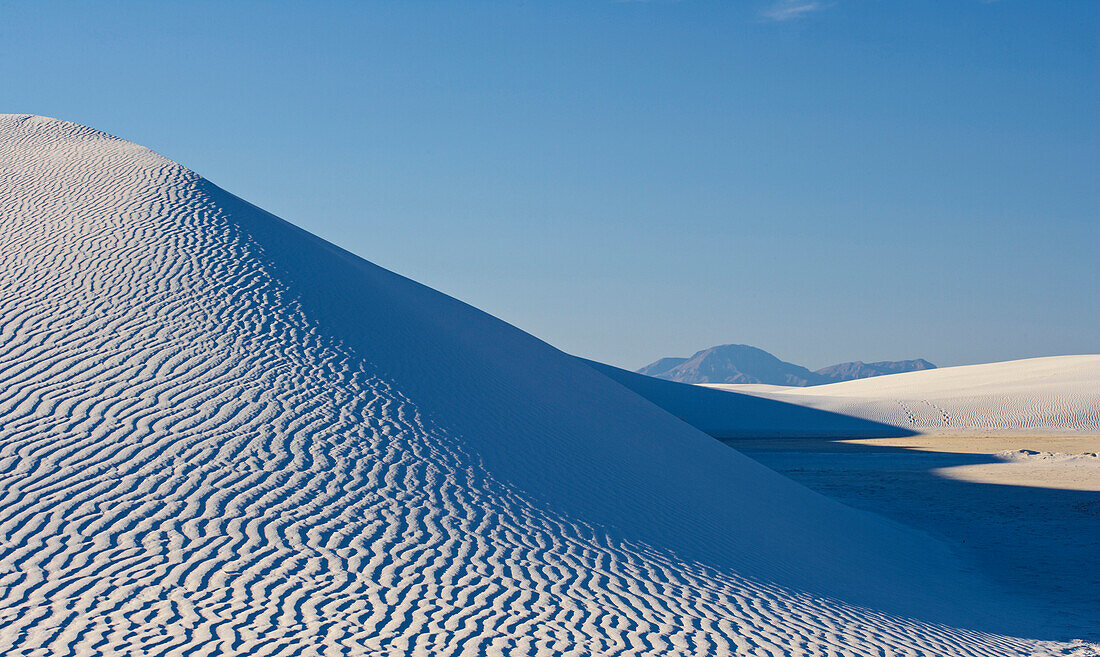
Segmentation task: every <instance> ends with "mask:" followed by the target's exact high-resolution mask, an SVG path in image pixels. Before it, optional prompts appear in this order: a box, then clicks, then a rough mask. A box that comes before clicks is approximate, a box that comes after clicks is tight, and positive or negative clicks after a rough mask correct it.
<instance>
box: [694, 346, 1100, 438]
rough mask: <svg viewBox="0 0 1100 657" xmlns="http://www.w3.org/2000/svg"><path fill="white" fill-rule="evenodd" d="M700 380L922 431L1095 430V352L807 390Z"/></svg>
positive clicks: (1098, 398)
mask: <svg viewBox="0 0 1100 657" xmlns="http://www.w3.org/2000/svg"><path fill="white" fill-rule="evenodd" d="M702 385H704V386H705V387H708V388H715V389H719V390H725V391H729V392H739V393H746V394H751V395H755V396H759V397H765V398H767V399H773V400H776V401H782V402H788V403H791V404H797V405H800V406H805V407H809V408H814V409H819V410H823V411H830V412H833V413H840V414H843V415H847V416H851V417H856V418H861V419H865V420H871V421H874V422H881V423H884V424H889V425H892V426H896V427H900V428H904V429H911V430H913V431H917V432H920V433H952V434H958V433H973V432H986V433H992V432H1001V433H1004V432H1013V433H1032V434H1048V433H1055V434H1056V433H1069V432H1073V433H1088V434H1100V355H1083V356H1055V357H1049V358H1029V359H1026V360H1016V361H1009V362H1003V363H989V364H985V365H965V366H960V367H944V368H939V369H934V370H924V371H920V372H906V373H903V374H891V375H888V376H881V377H875V378H869V379H859V380H855V381H845V382H843V383H832V384H829V385H822V386H814V387H812V388H797V387H788V386H769V385H736V384H702Z"/></svg>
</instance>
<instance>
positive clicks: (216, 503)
mask: <svg viewBox="0 0 1100 657" xmlns="http://www.w3.org/2000/svg"><path fill="white" fill-rule="evenodd" d="M0 154H2V157H0V227H2V233H0V338H2V340H0V500H2V501H3V503H2V504H0V649H2V650H3V651H4V652H7V653H17V652H25V653H27V654H36V653H37V654H51V653H52V654H82V653H94V652H100V653H104V654H127V653H141V654H152V655H155V654H165V655H169V654H171V655H174V654H211V655H217V654H270V655H303V654H305V655H311V654H331V653H335V652H342V651H343V652H348V653H351V654H408V653H421V654H458V653H467V652H468V653H470V654H555V655H556V654H578V655H581V654H601V655H616V654H655V655H656V654H661V655H667V654H684V655H695V654H715V655H722V654H735V653H737V652H745V651H751V650H757V651H767V652H771V653H799V652H802V653H813V652H814V651H822V650H825V651H831V652H832V653H834V654H842V655H879V654H882V653H883V652H887V651H894V652H899V653H909V654H927V655H932V654H936V655H972V654H973V655H1012V654H1029V653H1031V652H1033V651H1034V650H1036V649H1039V648H1044V647H1049V646H1046V645H1045V644H1041V643H1039V642H1036V641H1034V640H1032V639H1033V638H1036V637H1038V638H1056V637H1061V632H1062V630H1061V629H1059V628H1058V627H1057V626H1056V625H1054V624H1052V623H1053V621H1052V619H1051V618H1050V617H1049V616H1044V615H1042V613H1041V610H1034V609H1030V608H1027V607H1025V606H1022V604H1023V603H1021V602H1020V601H1018V600H1016V599H1014V598H1010V597H1007V596H1002V595H1000V594H999V592H998V591H996V590H995V589H993V588H991V587H990V586H988V585H987V583H985V582H983V581H981V580H980V579H977V578H975V577H974V576H973V575H972V574H969V573H967V572H964V571H963V570H962V569H961V567H960V565H959V564H958V563H957V561H956V560H955V558H954V557H953V556H952V555H951V554H949V552H948V551H947V550H946V549H945V548H944V546H943V545H941V544H939V543H937V542H936V541H934V540H931V539H929V538H928V537H927V536H924V535H922V534H919V533H917V532H913V531H910V530H907V529H905V528H904V527H901V526H899V525H896V524H894V523H892V522H889V521H886V520H884V519H882V518H879V517H877V516H874V515H871V514H866V513H861V512H857V511H853V510H851V509H849V508H847V507H844V506H842V505H840V504H837V503H835V502H833V501H831V500H828V499H826V498H824V497H822V496H820V495H817V494H815V493H812V492H810V491H809V490H807V489H804V488H802V487H800V486H797V485H795V484H793V483H792V482H790V481H789V480H787V479H785V478H783V477H780V476H778V475H776V474H774V473H773V472H771V471H769V470H768V469H766V468H764V467H763V466H760V465H758V464H756V463H755V462H753V461H752V460H750V459H747V458H745V457H743V456H742V455H740V454H738V453H737V452H735V451H733V450H730V449H728V448H726V447H725V446H723V445H720V444H719V443H717V442H716V441H713V440H711V439H710V438H709V437H707V436H705V435H704V434H702V433H699V432H698V431H695V430H694V429H691V428H690V427H687V426H686V425H684V424H683V423H682V422H679V421H677V420H676V419H675V418H674V417H672V416H671V415H668V414H667V413H664V412H663V411H661V410H659V409H658V408H656V407H655V406H653V405H652V404H650V403H648V402H646V401H644V400H643V399H642V398H640V397H638V396H637V395H634V394H633V393H630V392H628V391H626V390H625V389H623V388H622V387H620V386H618V385H616V384H614V383H612V382H610V381H608V380H607V379H606V378H605V377H603V376H602V375H599V374H597V373H596V372H594V371H592V370H591V369H590V368H588V367H586V366H585V365H583V364H582V363H579V362H577V361H576V360H574V359H572V358H571V357H568V356H566V355H564V354H561V353H560V352H558V351H557V350H554V349H552V348H551V347H549V346H547V345H545V344H543V343H541V342H539V341H538V340H536V339H534V338H532V337H531V336H528V335H526V334H524V333H522V332H521V331H519V330H517V329H515V328H513V327H511V326H508V325H506V324H504V323H502V322H500V321H499V320H496V319H494V318H492V317H490V316H488V315H485V314H484V313H481V312H479V311H477V310H475V309H473V308H470V307H469V306H467V305H465V304H462V303H460V302H458V301H455V300H453V299H450V298H448V297H446V296H444V295H441V294H439V293H437V292H434V291H432V290H430V289H428V288H425V287H423V286H420V285H417V284H415V283H413V282H411V281H408V280H407V279H404V278H402V277H400V276H397V275H395V274H392V273H390V272H387V271H385V270H382V269H380V268H378V267H376V266H374V265H371V264H370V263H368V262H365V261H363V260H362V259H360V258H357V257H355V256H353V255H351V254H349V253H347V252H344V251H342V250H340V249H338V248H336V247H334V246H332V245H330V244H328V243H326V242H324V241H322V240H320V239H317V238H315V237H313V236H310V235H308V234H307V233H305V232H303V231H301V230H299V229H296V228H294V227H293V226H290V225H289V224H286V223H285V222H282V221H281V220H279V219H277V218H275V217H273V216H271V215H269V214H267V213H265V212H263V211H260V210H258V209H257V208H255V207H254V206H251V205H249V204H248V203H245V202H244V201H241V200H240V199H237V198H236V197H233V196H232V195H230V194H228V193H226V192H224V191H223V190H220V189H219V188H217V187H215V186H214V185H212V184H210V183H208V182H207V181H205V180H203V179H202V178H201V177H199V176H197V175H196V174H195V173H193V172H191V171H188V170H187V169H184V168H183V167H180V166H179V165H177V164H175V163H173V162H170V161H168V160H166V159H164V158H162V157H160V156H158V155H156V154H155V153H152V152H150V151H148V150H147V149H144V148H141V147H139V146H136V145H134V144H130V143H127V142H124V141H121V140H118V139H115V138H112V137H109V136H107V135H104V134H103V133H100V132H97V131H94V130H91V129H88V128H83V127H80V126H76V125H73V124H70V123H65V122H61V121H55V120H51V119H43V118H41V117H27V116H12V115H2V116H0ZM1020 619H1024V621H1021V620H1020ZM938 623H946V625H942V624H938ZM978 630H981V631H978ZM985 630H997V631H1000V632H1003V633H1005V634H1002V635H997V634H987V633H983V631H985ZM1053 647H1054V648H1056V647H1057V646H1053Z"/></svg>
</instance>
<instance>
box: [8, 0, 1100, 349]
mask: <svg viewBox="0 0 1100 657" xmlns="http://www.w3.org/2000/svg"><path fill="white" fill-rule="evenodd" d="M1098 33H1100V2H1095V1H1093V0H1080V1H1077V2H1059V1H1042V2H1040V1H1038V0H1033V1H1025V0H1000V1H998V2H988V1H987V2H983V1H981V0H943V1H939V2H935V1H930V2H924V1H922V2H895V1H892V0H832V1H828V2H826V1H821V2H815V1H811V0H799V1H797V2H773V1H759V2H757V1H753V0H746V1H739V2H734V1H725V2H706V1H701V0H700V1H695V0H681V1H678V2H673V1H658V0H654V1H650V2H637V1H635V2H611V1H607V2H604V1H600V0H589V1H586V2H550V1H547V2H522V3H520V2H454V3H447V2H400V3H398V2H393V3H370V2H310V3H296V2H295V3H291V2H233V3H229V2H209V3H204V2H178V3H176V2H145V1H143V2H94V3H92V2H87V3H85V2H79V3H78V2H67V3H57V2H48V1H43V0H37V1H35V2H10V1H5V0H0V111H3V112H27V113H35V114H43V115H47V116H55V117H58V118H63V119H68V120H71V121H76V122H79V123H84V124H88V125H91V126H94V127H96V128H99V129H101V130H105V131H107V132H110V133H112V134H115V135H118V136H120V137H124V138H126V139H130V140H132V141H136V142H138V143H141V144H144V145H146V146H149V147H150V148H153V149H154V150H157V151H159V152H161V153H163V154H165V155H167V156H169V157H171V158H173V159H175V160H177V161H179V162H181V163H182V164H184V165H186V166H188V167H190V168H192V169H194V170H196V171H198V172H199V173H200V174H202V175H204V176H206V177H207V178H209V179H210V180H212V181H213V182H214V183H216V184H218V185H220V186H222V187H224V188H226V189H228V190H229V191H231V192H234V193H236V194H237V195H239V196H242V197H244V198H245V199H247V200H248V201H251V202H252V203H255V204H256V205H259V206H260V207H263V208H265V209H267V210H270V211H272V212H274V213H275V214H277V215H279V216H281V217H283V218H285V219H287V220H289V221H292V222H293V223H296V224H298V225H300V226H302V227H304V228H306V229H307V230H310V231H312V232H314V233H317V234H319V235H321V236H323V237H325V238H327V239H329V240H331V241H333V242H336V243H337V244H339V245H341V246H343V247H345V248H347V249H349V250H351V251H353V252H355V253H357V254H359V255H361V256H363V257H364V258H367V259H368V260H371V261H373V262H376V263H378V264H380V265H382V266H384V267H387V268H389V269H393V270H395V271H397V272H399V273H401V274H404V275H406V276H409V277H411V278H413V279H416V280H418V281H420V282H422V283H425V284H427V285H430V286H432V287H435V288H437V289H439V290H442V291H444V292H447V293H448V294H451V295H453V296H456V297H458V298H460V299H463V300H464V301H467V302H469V303H472V304H473V305H475V306H478V307H480V308H482V309H484V310H486V311H488V312H490V313H492V314H494V315H496V316H498V317H501V318H502V319H505V320H507V321H509V322H511V323H513V324H516V325H517V326H519V327H521V328H523V329H525V330H527V331H529V332H531V333H534V334H535V335H537V336H539V337H541V338H543V339H544V340H546V341H548V342H550V343H551V344H554V345H555V346H557V347H560V348H562V349H564V350H566V351H569V352H572V353H576V354H578V355H583V356H588V357H592V358H596V359H601V360H604V361H607V362H610V363H613V364H616V365H621V366H626V367H630V368H634V367H638V366H641V365H643V364H645V363H647V362H649V361H651V360H654V359H656V358H658V357H660V356H669V355H689V354H690V353H692V352H694V351H695V350H698V349H701V348H704V347H708V346H711V345H714V344H720V343H727V342H741V343H748V344H752V345H756V346H759V347H762V348H764V349H767V350H769V351H771V352H773V353H775V354H776V355H777V356H779V357H781V358H784V359H786V360H790V361H793V362H796V363H799V364H802V365H806V366H809V367H815V368H816V367H821V366H824V365H827V364H830V363H833V362H836V361H842V360H856V359H862V360H881V359H900V358H916V357H924V358H928V359H929V360H932V361H933V362H936V363H938V364H941V365H953V364H963V363H974V362H985V361H993V360H1005V359H1012V358H1022V357H1029V356H1039V355H1053V354H1065V353H1096V352H1100V264H1098V263H1100V256H1098V253H1100V189H1098V187H1100V184H1098V181H1100V102H1098V101H1100V94H1098V85H1100V75H1098V61H1100V48H1098ZM2 156H3V154H2V153H0V157H2Z"/></svg>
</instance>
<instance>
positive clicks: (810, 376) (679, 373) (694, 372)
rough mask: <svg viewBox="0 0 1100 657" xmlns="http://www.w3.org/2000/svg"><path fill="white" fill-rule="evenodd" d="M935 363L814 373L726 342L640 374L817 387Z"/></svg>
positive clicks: (844, 366)
mask: <svg viewBox="0 0 1100 657" xmlns="http://www.w3.org/2000/svg"><path fill="white" fill-rule="evenodd" d="M935 367H936V366H935V365H933V364H932V363H930V362H928V361H926V360H924V359H923V358H918V359H916V360H898V361H880V362H876V363H864V362H862V361H854V362H850V363H839V364H837V365H830V366H829V367H825V368H822V369H820V370H817V371H816V372H812V371H810V370H808V369H806V368H805V367H802V366H801V365H795V364H794V363H788V362H786V361H783V360H780V359H778V358H776V357H775V356H773V355H772V354H769V353H768V352H766V351H764V350H763V349H758V348H757V347H752V346H749V345H745V344H724V345H719V346H717V347H711V348H710V349H704V350H702V351H699V352H696V353H695V354H694V355H692V356H691V358H662V359H660V360H658V361H656V362H653V363H650V364H649V365H646V366H645V367H643V368H641V369H640V370H638V373H639V374H645V375H647V376H652V377H656V378H659V379H666V380H668V381H678V382H680V383H768V384H771V385H779V386H816V385H822V384H825V383H837V382H839V381H851V380H852V379H864V378H867V377H871V376H882V375H884V374H898V373H900V372H912V371H915V370H928V369H933V368H935Z"/></svg>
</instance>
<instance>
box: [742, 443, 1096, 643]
mask: <svg viewBox="0 0 1100 657" xmlns="http://www.w3.org/2000/svg"><path fill="white" fill-rule="evenodd" d="M724 442H725V443H727V444H728V445H730V446H732V447H734V448H736V449H738V450H740V451H742V452H744V453H745V454H746V455H748V456H750V457H752V458H754V459H756V460H757V461H759V462H761V463H763V464H764V465H766V466H768V467H770V468H772V469H773V470H776V471H778V472H780V473H782V474H784V475H787V476H788V477H791V478H792V479H794V480H795V481H798V482H800V483H802V484H804V485H805V486H807V487H809V488H812V489H814V490H816V491H818V492H820V493H823V494H825V495H828V496H831V497H833V498H836V499H839V500H840V501H842V502H844V503H846V504H848V505H850V506H853V507H856V508H860V509H865V510H868V511H872V512H875V513H878V514H881V515H883V516H886V517H889V518H891V519H893V520H896V521H898V522H901V523H904V524H907V525H909V526H911V527H915V528H917V529H920V530H922V531H925V532H927V533H929V534H931V535H933V536H935V537H937V538H940V539H941V540H943V541H945V542H947V543H948V544H949V545H951V546H952V548H953V549H955V551H956V552H957V553H958V554H959V555H960V557H961V558H962V559H964V560H965V561H966V562H967V563H968V564H969V565H971V566H972V567H974V568H975V569H978V570H980V571H981V572H983V573H984V574H986V575H987V576H989V577H990V578H991V579H992V580H994V581H995V582H998V583H1000V584H1001V585H1003V586H1005V587H1006V588H1008V589H1010V590H1013V591H1015V592H1017V593H1021V594H1024V595H1028V596H1031V597H1034V598H1037V599H1041V600H1045V601H1047V602H1049V603H1050V604H1053V605H1055V606H1056V607H1057V608H1058V609H1059V610H1060V611H1061V613H1062V614H1063V615H1064V616H1065V617H1066V618H1067V619H1070V620H1071V621H1072V622H1073V624H1074V626H1075V627H1078V628H1080V636H1081V638H1088V639H1092V640H1097V639H1098V638H1100V565H1098V564H1100V459H1098V458H1097V456H1096V454H1097V452H1100V437H1098V436H1073V435H1062V436H992V435H989V436H974V435H971V436H935V435H920V436H908V437H902V438H863V439H814V438H762V439H732V440H725V441H724Z"/></svg>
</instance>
